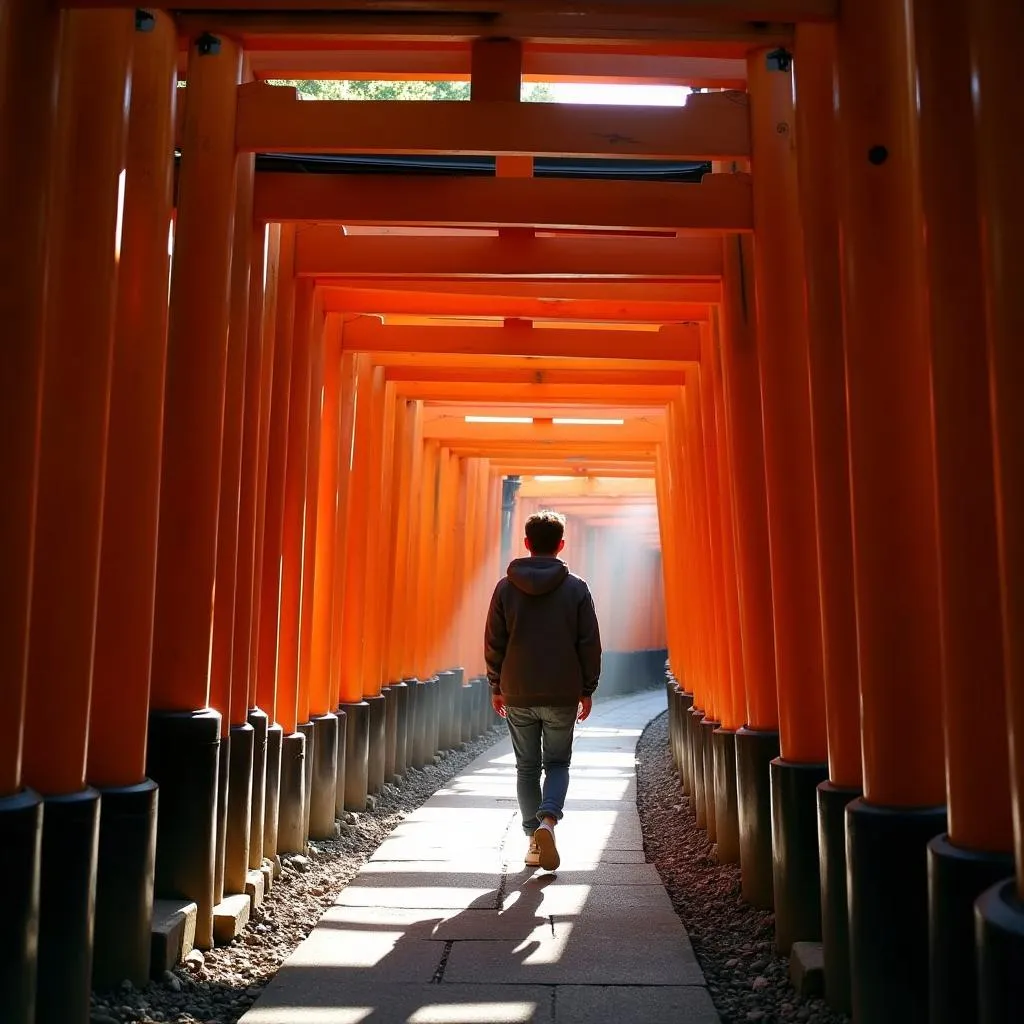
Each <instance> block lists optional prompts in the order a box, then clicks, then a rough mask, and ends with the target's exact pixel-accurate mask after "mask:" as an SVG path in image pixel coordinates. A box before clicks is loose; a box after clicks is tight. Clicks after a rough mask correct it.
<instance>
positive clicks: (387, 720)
mask: <svg viewBox="0 0 1024 1024" xmlns="http://www.w3.org/2000/svg"><path fill="white" fill-rule="evenodd" d="M396 685H397V684H396ZM380 694H381V696H382V697H383V698H384V781H385V782H390V781H391V780H392V779H393V778H394V777H395V774H396V771H395V767H396V765H397V764H398V693H397V692H395V691H393V690H392V688H391V687H390V686H385V687H384V689H383V690H381V691H380Z"/></svg>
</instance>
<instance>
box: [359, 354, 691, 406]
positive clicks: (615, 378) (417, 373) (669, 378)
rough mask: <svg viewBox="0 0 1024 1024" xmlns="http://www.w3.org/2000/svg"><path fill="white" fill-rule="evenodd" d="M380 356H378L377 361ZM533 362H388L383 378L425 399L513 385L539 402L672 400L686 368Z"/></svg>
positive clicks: (512, 388) (511, 390)
mask: <svg viewBox="0 0 1024 1024" xmlns="http://www.w3.org/2000/svg"><path fill="white" fill-rule="evenodd" d="M375 361H377V360H375ZM530 363H531V364H532V365H531V366H524V367H517V368H508V367H503V366H488V367H466V366H458V367H452V366H393V365H388V366H387V368H386V370H385V378H386V379H387V380H388V381H391V382H394V383H395V386H396V388H398V390H399V391H401V392H402V393H408V394H409V395H410V397H420V398H425V397H427V395H429V394H430V390H429V389H431V388H436V389H437V393H444V394H450V393H457V392H458V389H460V388H465V389H483V388H498V389H509V390H508V391H507V393H508V394H519V393H520V392H522V393H524V394H527V393H528V394H530V395H534V396H536V398H537V400H538V401H540V400H542V399H545V398H547V397H555V396H577V397H587V396H590V395H601V394H603V393H605V392H607V393H610V394H626V393H630V394H632V393H636V394H645V395H646V394H651V395H654V396H657V397H658V398H659V399H660V398H662V397H665V398H666V399H667V400H669V401H671V400H672V399H673V398H675V397H677V396H678V394H679V388H680V387H682V386H683V385H684V384H685V379H686V378H685V371H684V370H680V369H679V368H678V367H677V368H676V370H675V371H674V372H672V371H670V372H665V371H662V370H651V369H649V368H648V367H647V365H646V364H642V368H640V369H637V368H635V367H633V368H631V369H629V370H591V369H579V370H572V369H568V370H567V369H559V370H549V369H538V368H537V367H538V363H537V361H536V360H531V361H530Z"/></svg>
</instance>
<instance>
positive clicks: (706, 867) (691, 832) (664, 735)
mask: <svg viewBox="0 0 1024 1024" xmlns="http://www.w3.org/2000/svg"><path fill="white" fill-rule="evenodd" d="M636 755H637V761H638V764H637V809H638V810H639V812H640V825H641V828H642V829H643V836H644V850H645V852H646V854H647V859H648V861H650V862H651V863H653V864H654V866H655V867H656V868H657V869H658V873H659V874H660V875H661V878H662V881H663V882H664V883H665V888H666V889H667V890H668V894H669V896H670V897H671V899H672V905H673V906H674V907H675V909H676V913H677V914H678V915H679V916H680V918H681V919H682V922H683V924H684V925H685V927H686V930H687V931H688V932H689V935H690V940H691V942H692V943H693V948H694V951H695V952H696V954H697V959H698V961H699V962H700V966H701V968H702V970H703V971H704V976H705V978H706V979H707V983H708V989H709V991H710V993H711V998H712V1000H713V1001H714V1004H715V1008H716V1009H717V1010H718V1012H719V1015H720V1016H721V1018H722V1024H747V1022H748V1021H759V1022H761V1024H790V1022H801V1024H802V1022H808V1024H848V1021H849V1018H847V1017H846V1016H844V1015H843V1014H841V1013H836V1012H835V1011H834V1010H832V1009H830V1008H829V1006H828V1005H827V1004H826V1003H825V1002H824V1001H822V1000H821V999H801V998H800V997H799V996H798V995H797V994H796V992H795V991H794V989H793V987H792V985H791V984H790V981H789V961H788V959H786V958H784V957H780V956H777V955H776V954H775V951H774V946H773V943H774V938H775V916H774V914H772V913H771V911H766V910H759V909H757V908H756V907H753V906H751V905H750V904H749V903H746V902H745V901H744V900H743V899H742V897H741V896H740V869H739V865H738V864H718V863H717V862H716V861H715V859H714V855H713V844H712V843H711V841H710V840H709V839H708V837H707V833H706V832H705V830H704V829H701V828H698V827H697V822H696V818H695V816H694V813H693V811H692V810H691V809H690V807H689V801H688V800H687V798H686V797H685V796H683V793H682V791H681V790H680V788H679V780H678V776H677V775H676V772H675V768H674V766H673V764H672V754H671V752H670V749H669V745H668V713H667V712H665V713H663V714H661V715H659V716H658V717H657V718H655V719H654V720H653V721H651V723H650V724H649V725H648V726H647V728H646V729H645V730H644V732H643V735H642V736H641V737H640V742H639V743H638V744H637V748H636Z"/></svg>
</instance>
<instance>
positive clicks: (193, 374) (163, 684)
mask: <svg viewBox="0 0 1024 1024" xmlns="http://www.w3.org/2000/svg"><path fill="white" fill-rule="evenodd" d="M241 64H242V55H241V52H240V50H239V48H238V46H237V45H236V44H235V43H234V42H232V41H231V40H229V39H217V38H214V37H211V36H202V37H200V38H198V39H195V40H193V42H192V45H191V49H190V53H189V65H188V80H189V88H188V95H187V99H186V101H185V122H184V135H183V143H182V160H181V170H180V174H179V179H178V214H177V229H176V240H175V252H174V262H173V267H172V279H171V280H172V283H171V314H170V325H169V334H168V351H167V387H166V398H165V412H164V416H165V419H164V449H163V468H162V479H161V485H160V526H159V537H158V549H157V582H156V613H155V614H156V617H155V623H154V634H153V671H152V709H153V710H152V712H151V714H150V737H149V755H148V771H149V774H150V776H151V777H152V778H154V779H155V780H156V781H157V782H158V783H159V784H160V788H161V792H160V814H159V819H158V835H157V857H156V883H155V891H156V894H157V895H158V896H160V895H163V894H165V893H167V894H176V895H179V896H181V895H185V896H189V897H190V898H192V899H193V900H195V902H196V903H197V904H198V907H199V913H198V917H197V921H196V944H197V945H198V946H200V947H204V948H208V947H209V946H212V944H213V903H214V874H215V864H214V859H213V856H212V854H213V850H214V848H215V844H214V836H215V830H216V818H217V814H216V809H217V789H218V786H217V763H218V757H219V748H220V725H221V719H220V715H219V714H218V713H217V712H216V711H215V710H214V709H212V708H209V707H208V706H207V705H208V702H209V696H210V671H209V670H210V665H209V662H210V645H211V639H212V628H213V599H214V591H215V585H214V584H215V578H216V568H217V520H218V507H219V500H220V474H221V440H222V433H223V419H224V405H225V377H226V363H227V348H228V332H229V322H230V315H229V300H230V292H231V257H232V249H233V243H234V219H235V184H236V181H235V173H236V172H235V168H236V157H235V149H234V116H235V96H236V91H237V85H238V82H239V79H240V75H241ZM183 765H187V769H186V770H183Z"/></svg>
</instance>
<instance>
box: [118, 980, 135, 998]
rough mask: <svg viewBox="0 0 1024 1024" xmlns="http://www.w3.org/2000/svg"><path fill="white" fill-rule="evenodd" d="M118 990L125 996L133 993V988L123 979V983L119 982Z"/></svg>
mask: <svg viewBox="0 0 1024 1024" xmlns="http://www.w3.org/2000/svg"><path fill="white" fill-rule="evenodd" d="M120 989H121V991H122V992H123V993H124V994H125V995H130V994H131V993H132V992H134V991H135V986H134V985H133V984H132V983H131V982H130V981H129V980H128V979H127V978H125V979H124V981H122V982H121V986H120Z"/></svg>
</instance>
